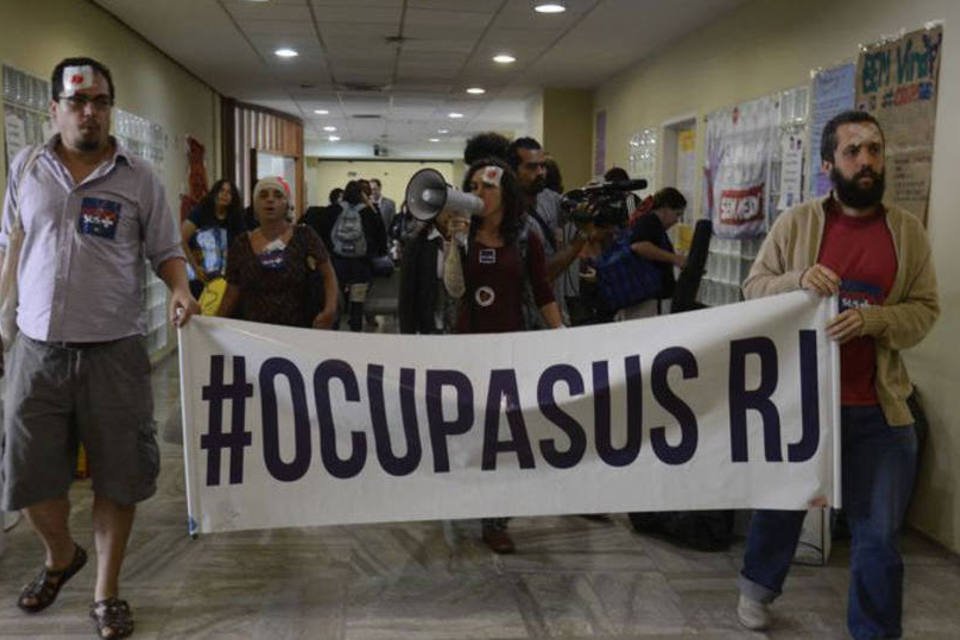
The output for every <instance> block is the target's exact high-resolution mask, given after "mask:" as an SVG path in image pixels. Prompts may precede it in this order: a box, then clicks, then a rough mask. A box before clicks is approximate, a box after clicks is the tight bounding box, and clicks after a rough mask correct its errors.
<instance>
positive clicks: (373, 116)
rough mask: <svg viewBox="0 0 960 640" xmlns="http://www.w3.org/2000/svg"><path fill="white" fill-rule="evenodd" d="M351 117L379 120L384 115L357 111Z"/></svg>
mask: <svg viewBox="0 0 960 640" xmlns="http://www.w3.org/2000/svg"><path fill="white" fill-rule="evenodd" d="M350 117H351V118H356V119H357V120H379V119H380V118H382V117H383V116H382V115H380V114H379V113H355V114H353V115H352V116H350Z"/></svg>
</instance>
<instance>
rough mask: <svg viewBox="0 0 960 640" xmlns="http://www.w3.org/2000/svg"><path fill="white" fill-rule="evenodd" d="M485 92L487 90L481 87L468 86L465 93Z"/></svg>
mask: <svg viewBox="0 0 960 640" xmlns="http://www.w3.org/2000/svg"><path fill="white" fill-rule="evenodd" d="M486 92H487V90H486V89H484V88H483V87H470V88H469V89H467V93H469V94H471V95H474V96H479V95H483V94H484V93H486Z"/></svg>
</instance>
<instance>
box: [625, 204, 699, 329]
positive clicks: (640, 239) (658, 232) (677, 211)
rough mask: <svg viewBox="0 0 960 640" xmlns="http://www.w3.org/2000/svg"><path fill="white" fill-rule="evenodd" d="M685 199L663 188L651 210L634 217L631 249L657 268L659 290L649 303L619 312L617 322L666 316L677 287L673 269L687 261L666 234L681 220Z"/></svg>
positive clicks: (641, 303) (685, 205) (685, 206)
mask: <svg viewBox="0 0 960 640" xmlns="http://www.w3.org/2000/svg"><path fill="white" fill-rule="evenodd" d="M686 208H687V199H686V198H684V197H683V194H682V193H680V192H679V191H678V190H677V189H675V188H673V187H665V188H663V189H661V190H660V191H657V192H656V193H655V194H653V201H652V204H651V207H650V211H648V212H647V213H645V214H643V215H641V216H640V217H638V218H637V220H636V222H634V223H633V226H632V227H631V228H630V250H631V251H633V253H634V254H635V255H637V256H639V257H640V258H642V259H644V260H648V261H650V262H652V263H654V264H655V265H656V266H657V267H658V268H659V269H660V291H659V292H658V293H657V295H656V296H655V297H653V298H650V299H649V300H644V301H643V302H640V303H638V304H635V305H633V306H631V307H626V308H625V309H620V310H619V311H618V312H617V314H616V320H618V321H619V320H636V319H637V318H649V317H652V316H656V315H660V314H665V313H669V312H670V309H669V304H670V299H671V298H673V290H674V288H675V287H676V285H677V279H676V276H674V273H673V268H674V267H678V268H680V269H682V268H683V267H684V266H685V265H686V263H687V258H686V256H684V255H681V254H678V253H676V251H674V249H673V243H672V242H670V238H669V237H668V236H667V231H668V230H669V229H670V228H671V227H672V226H673V225H675V224H677V222H679V221H680V218H682V217H683V211H684V209H686Z"/></svg>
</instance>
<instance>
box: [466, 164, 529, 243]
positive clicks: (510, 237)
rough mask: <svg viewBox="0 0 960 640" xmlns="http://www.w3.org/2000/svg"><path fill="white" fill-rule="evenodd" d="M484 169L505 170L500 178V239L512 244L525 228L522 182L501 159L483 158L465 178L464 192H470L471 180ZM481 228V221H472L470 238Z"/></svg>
mask: <svg viewBox="0 0 960 640" xmlns="http://www.w3.org/2000/svg"><path fill="white" fill-rule="evenodd" d="M484 167H499V168H501V169H503V175H502V176H501V177H500V198H501V202H502V204H503V220H502V221H501V222H500V229H499V232H500V238H501V239H502V240H503V242H504V244H512V243H513V242H514V241H515V240H516V239H517V236H519V235H520V229H522V228H523V223H522V216H523V212H524V204H523V193H522V192H521V190H520V181H519V180H518V179H517V174H516V173H514V172H513V169H511V168H510V167H509V165H507V163H506V162H504V161H503V160H501V159H500V158H483V159H482V160H477V161H476V162H474V163H473V164H472V165H470V168H469V169H467V173H466V175H465V176H464V178H463V184H464V191H469V185H470V179H471V178H473V176H474V174H475V173H476V172H477V171H479V170H480V169H482V168H484ZM479 227H480V219H479V218H478V217H474V218H473V219H472V220H471V221H470V236H471V237H472V236H473V235H474V234H475V233H476V231H477V229H478V228H479Z"/></svg>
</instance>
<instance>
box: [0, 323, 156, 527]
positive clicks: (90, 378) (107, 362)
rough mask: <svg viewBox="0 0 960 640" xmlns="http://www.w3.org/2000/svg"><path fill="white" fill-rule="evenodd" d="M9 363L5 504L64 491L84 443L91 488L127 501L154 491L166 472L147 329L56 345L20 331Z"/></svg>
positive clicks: (2, 480) (1, 456) (0, 462)
mask: <svg viewBox="0 0 960 640" xmlns="http://www.w3.org/2000/svg"><path fill="white" fill-rule="evenodd" d="M9 356H10V357H9V360H8V362H7V373H6V388H5V390H4V398H3V405H4V409H5V410H4V417H3V434H2V435H3V436H4V437H2V438H0V486H2V491H0V509H2V510H5V511H15V510H18V509H22V508H24V507H29V506H31V505H33V504H36V503H38V502H42V501H44V500H49V499H52V498H57V497H60V496H65V495H66V493H67V491H68V489H69V488H70V484H71V483H72V482H73V477H74V470H75V469H76V464H77V445H78V444H79V443H82V444H83V447H84V450H85V451H86V454H87V461H88V467H89V469H90V475H91V477H92V479H93V491H94V493H95V494H97V495H102V496H104V497H106V498H109V499H111V500H113V501H115V502H117V503H119V504H122V505H131V504H134V503H136V502H139V501H141V500H145V499H147V498H149V497H150V496H151V495H153V494H154V492H155V491H156V479H157V475H158V473H159V471H160V453H159V449H158V447H157V440H156V428H155V425H154V421H153V397H152V394H151V389H150V359H149V357H148V356H147V352H146V348H145V346H144V341H143V338H142V337H141V336H130V337H127V338H121V339H120V340H113V341H110V342H103V343H95V344H79V345H77V344H70V343H66V344H54V343H45V342H39V341H36V340H33V339H31V338H28V337H27V336H25V335H24V334H23V333H20V334H19V335H18V336H17V339H16V341H15V342H14V344H13V347H12V348H11V350H10V354H9Z"/></svg>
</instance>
